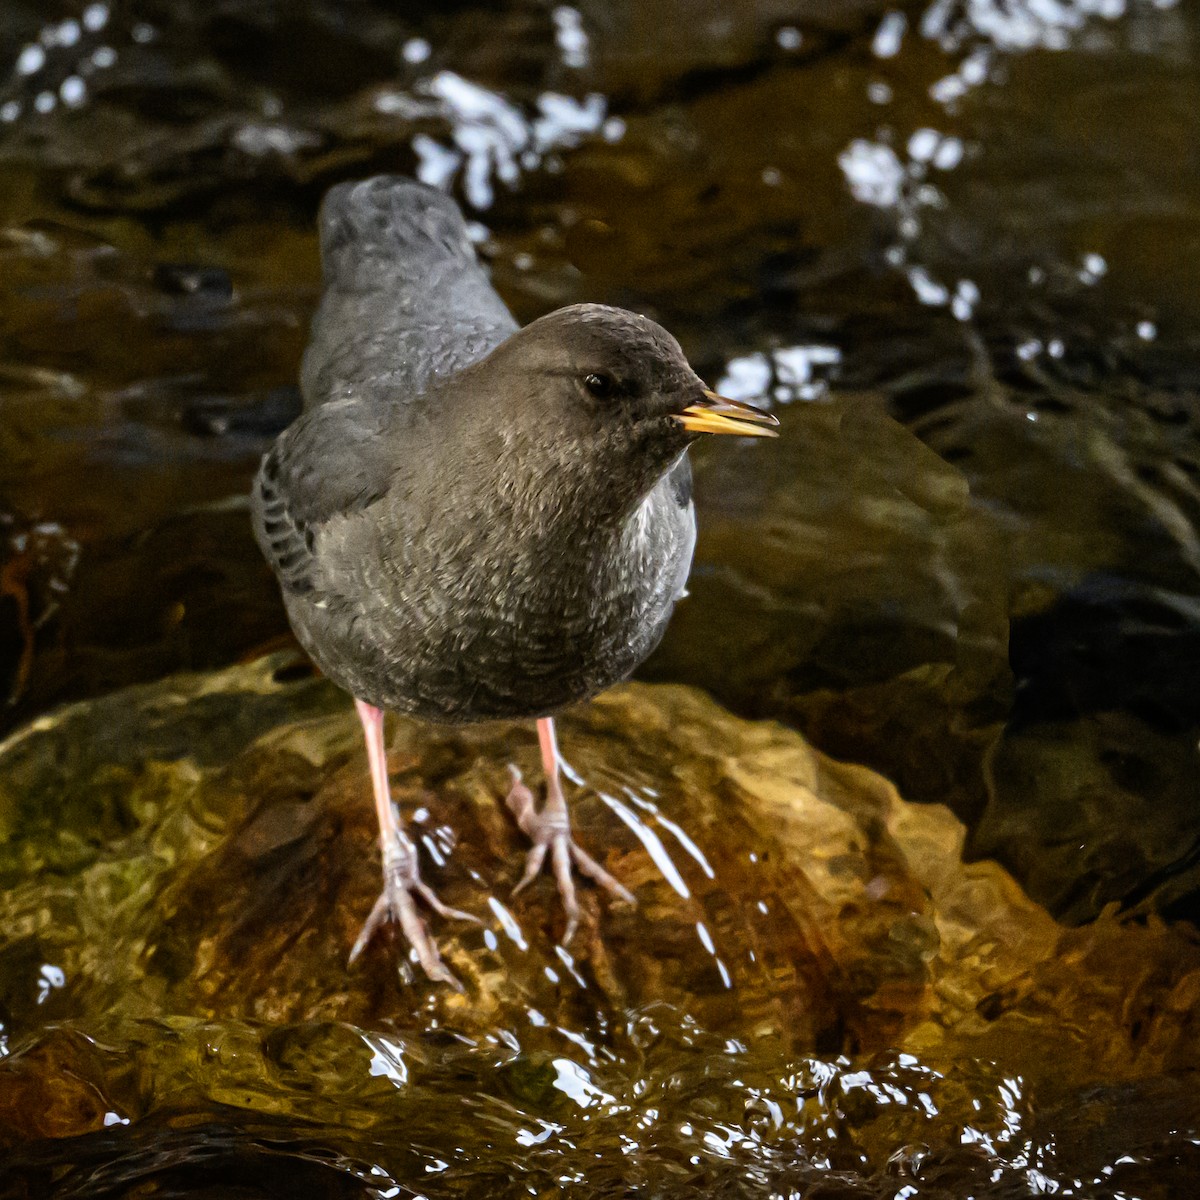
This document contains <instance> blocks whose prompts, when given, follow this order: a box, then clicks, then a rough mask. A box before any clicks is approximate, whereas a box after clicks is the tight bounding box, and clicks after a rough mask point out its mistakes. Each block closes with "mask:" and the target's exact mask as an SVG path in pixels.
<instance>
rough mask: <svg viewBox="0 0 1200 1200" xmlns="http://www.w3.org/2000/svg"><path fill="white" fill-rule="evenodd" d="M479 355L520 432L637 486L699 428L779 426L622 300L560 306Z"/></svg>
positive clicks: (766, 430) (765, 431)
mask: <svg viewBox="0 0 1200 1200" xmlns="http://www.w3.org/2000/svg"><path fill="white" fill-rule="evenodd" d="M485 362H486V363H488V364H489V367H490V369H491V370H493V371H495V372H496V373H497V375H498V376H500V377H501V378H504V379H505V380H506V381H507V386H506V387H505V389H504V390H505V393H506V403H507V404H511V409H510V410H509V411H508V412H507V413H506V414H505V416H504V418H503V419H504V420H506V421H511V422H513V423H516V422H520V423H521V429H520V430H519V435H520V439H521V441H523V442H525V443H526V444H527V445H534V446H540V447H542V448H544V449H545V450H547V451H555V450H557V451H560V452H561V451H567V452H569V456H570V457H571V458H573V459H574V460H575V461H576V462H578V461H579V460H580V459H582V458H584V457H586V458H587V460H588V461H589V463H590V464H591V466H592V468H593V470H595V471H598V472H606V473H608V474H610V475H612V476H613V477H614V482H616V483H618V484H624V485H627V486H628V487H629V488H630V489H631V490H632V491H634V492H636V491H638V490H639V488H640V487H644V486H646V485H649V484H652V483H653V482H654V481H655V480H657V479H658V478H659V477H660V476H661V474H662V473H663V472H664V471H665V470H666V469H667V468H668V467H669V466H670V465H671V464H672V463H673V462H674V461H675V460H676V459H678V457H679V456H680V454H682V453H683V451H684V450H686V449H687V447H688V445H689V443H691V442H693V441H694V440H695V439H696V438H698V437H700V436H701V435H703V434H708V433H715V434H737V435H740V436H742V437H774V436H775V435H776V431H775V426H776V425H777V424H778V422H777V421H776V419H775V418H774V417H773V416H771V415H770V414H768V413H764V412H760V411H759V410H758V409H755V408H752V407H751V406H750V405H748V404H742V403H741V402H740V401H736V400H728V399H726V398H724V397H723V396H718V395H717V394H716V393H715V392H713V391H710V390H709V389H708V388H707V387H706V386H705V384H704V381H703V380H702V379H701V378H700V377H699V376H698V375H697V374H696V372H695V371H693V370H692V368H691V367H690V366H689V365H688V362H687V359H686V358H684V355H683V351H682V350H681V349H680V347H679V343H678V342H677V341H676V340H675V339H674V338H673V337H672V336H671V335H670V334H669V333H668V332H667V331H666V330H665V329H663V327H662V326H661V325H658V324H656V323H655V322H654V321H651V320H649V319H648V318H647V317H643V316H640V315H639V314H637V313H633V312H628V311H626V310H625V309H620V308H609V307H606V306H604V305H599V304H575V305H571V306H570V307H567V308H560V309H557V310H556V311H554V312H552V313H549V314H548V315H547V316H544V317H542V318H540V319H539V320H537V321H534V322H532V323H531V324H529V325H527V326H525V328H523V329H522V330H520V331H519V332H518V333H515V334H514V335H513V336H512V337H511V338H509V339H508V341H506V342H505V343H504V344H503V345H501V346H500V347H498V348H497V349H496V350H495V351H493V353H492V354H491V355H489V357H488V359H487V360H485ZM510 397H511V399H509V398H510Z"/></svg>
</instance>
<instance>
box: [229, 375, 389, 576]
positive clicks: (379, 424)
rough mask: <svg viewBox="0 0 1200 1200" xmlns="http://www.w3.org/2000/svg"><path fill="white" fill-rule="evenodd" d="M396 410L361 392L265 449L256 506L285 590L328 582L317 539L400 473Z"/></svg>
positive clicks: (311, 416) (259, 529) (265, 548)
mask: <svg viewBox="0 0 1200 1200" xmlns="http://www.w3.org/2000/svg"><path fill="white" fill-rule="evenodd" d="M395 416H396V414H395V413H394V412H389V411H388V409H387V408H386V406H384V405H381V404H373V403H367V402H364V401H363V400H361V399H359V398H357V397H354V398H351V399H348V400H332V401H330V402H329V403H328V404H323V405H321V406H320V407H319V408H317V409H314V410H312V411H310V412H307V413H304V414H303V415H302V416H301V417H300V418H299V419H298V420H297V421H295V422H294V423H293V424H292V425H291V426H289V427H288V428H287V429H285V430H284V432H283V433H282V434H280V436H279V438H278V439H277V440H276V442H275V444H274V445H273V446H272V447H271V449H270V450H269V451H268V452H267V453H266V455H264V456H263V460H262V464H261V466H260V467H259V470H258V475H257V477H256V478H255V480H254V488H253V491H252V492H251V494H250V512H251V517H252V520H253V523H254V536H255V537H256V538H257V539H258V544H259V546H260V547H261V548H262V552H263V554H264V555H265V556H266V559H267V561H268V562H269V563H270V564H271V566H272V567H273V568H274V570H275V574H276V575H278V576H279V581H280V583H281V584H282V585H283V588H284V590H285V591H288V592H292V593H295V594H303V593H306V592H312V591H314V590H316V589H317V588H318V585H319V582H320V572H319V565H318V562H317V559H316V555H315V553H314V552H315V548H316V539H317V537H318V535H319V534H320V532H321V529H322V527H323V526H324V525H325V524H326V523H327V522H328V521H330V520H331V519H332V518H334V517H337V516H342V515H345V514H348V513H354V512H358V511H361V510H362V509H364V508H366V507H367V506H368V505H370V504H373V503H374V502H375V501H376V500H378V499H380V498H381V497H382V496H383V495H384V494H385V493H386V492H387V489H388V487H389V486H390V484H391V482H392V480H393V478H394V476H395V444H394V442H393V441H392V440H391V439H390V438H389V437H388V436H387V434H388V433H389V430H390V428H391V427H392V426H393V425H394V422H395Z"/></svg>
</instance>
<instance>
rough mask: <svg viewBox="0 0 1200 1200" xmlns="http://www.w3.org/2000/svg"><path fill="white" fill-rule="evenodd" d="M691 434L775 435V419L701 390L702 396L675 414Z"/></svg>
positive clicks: (744, 405)
mask: <svg viewBox="0 0 1200 1200" xmlns="http://www.w3.org/2000/svg"><path fill="white" fill-rule="evenodd" d="M675 420H677V421H678V422H679V423H680V424H681V425H682V426H683V427H684V429H687V430H689V431H690V432H692V433H736V434H737V435H738V436H739V437H778V436H779V434H778V432H776V429H775V426H777V425H778V424H779V422H778V421H777V420H776V419H775V418H774V417H773V416H771V414H770V413H765V412H762V411H760V410H759V409H757V408H752V407H751V406H750V405H749V404H743V403H742V402H741V401H740V400H730V399H728V398H727V397H725V396H718V395H717V393H716V392H710V391H708V390H705V393H704V399H703V400H701V401H699V402H698V403H696V404H692V405H690V406H689V407H688V408H685V409H684V410H683V412H681V413H676V414H675Z"/></svg>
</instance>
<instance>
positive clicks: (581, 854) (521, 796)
mask: <svg viewBox="0 0 1200 1200" xmlns="http://www.w3.org/2000/svg"><path fill="white" fill-rule="evenodd" d="M508 770H509V774H510V776H511V777H512V786H511V788H510V789H509V792H508V795H507V797H506V798H505V803H506V804H507V805H508V808H509V810H510V811H511V812H512V814H513V816H514V817H515V818H516V821H517V825H518V826H519V827H520V829H521V831H522V832H523V833H525V834H526V835H527V836H528V838H529V840H530V841H531V842H532V843H533V845H532V846H530V848H529V853H528V854H527V855H526V857H525V870H524V872H523V873H522V875H521V878H520V880H519V881H518V883H517V885H516V887H514V888H513V895H514V896H515V895H517V893H519V892H522V891H524V890H525V888H527V887H528V886H529V885H530V884H531V883H532V882H533V881H534V880H535V879H536V878H537V876H538V874H539V872H540V871H541V869H542V867H543V865H544V864H545V861H546V856H547V854H549V855H550V862H551V867H552V869H553V871H554V879H555V882H556V883H557V885H558V894H559V895H560V896H561V897H562V904H563V910H564V912H565V913H566V917H567V925H566V929H565V930H564V931H563V937H562V945H564V946H565V945H567V943H568V942H570V940H571V938H572V937H574V936H575V932H576V930H577V929H578V928H579V899H578V896H577V894H576V889H575V880H574V879H573V878H572V874H571V866H572V864H574V865H575V866H576V867H578V868H579V871H580V872H581V873H582V874H584V875H586V876H587V877H588V878H589V879H592V880H594V881H595V882H596V883H597V884H599V885H600V886H601V887H602V888H604V890H605V891H607V892H609V893H610V894H611V895H613V896H615V897H616V898H617V899H618V900H624V901H625V902H626V903H628V904H636V903H637V901H636V900H635V899H634V896H633V893H632V892H631V891H630V890H629V889H628V888H627V887H625V886H624V884H622V883H620V882H619V881H618V880H617V879H615V878H614V877H613V876H612V875H610V874H609V873H608V872H607V871H606V870H605V869H604V868H603V867H602V866H601V865H600V864H599V863H598V862H597V861H596V860H595V859H594V858H592V856H591V855H590V854H588V853H587V851H585V850H583V849H582V848H581V847H580V846H578V845H577V844H576V842H575V839H574V838H572V836H571V824H570V820H569V818H568V815H567V805H566V801H565V799H564V798H563V795H562V789H561V785H560V784H559V782H558V779H557V777H556V776H551V777H550V779H549V782H548V785H547V796H546V803H545V805H544V806H543V807H542V809H541V811H540V812H539V811H538V809H537V807H536V805H535V803H534V799H533V793H532V792H531V791H530V790H529V788H528V787H526V786H525V783H524V780H523V779H522V777H521V772H520V771H519V770H518V769H517V768H516V767H515V766H513V765H512V764H511V763H510V764H509V768H508Z"/></svg>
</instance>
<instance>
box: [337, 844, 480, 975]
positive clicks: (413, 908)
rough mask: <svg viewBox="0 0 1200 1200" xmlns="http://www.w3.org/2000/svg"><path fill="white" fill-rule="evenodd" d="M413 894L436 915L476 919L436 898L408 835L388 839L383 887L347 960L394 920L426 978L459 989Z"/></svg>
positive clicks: (465, 919) (384, 860)
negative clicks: (421, 869) (424, 878)
mask: <svg viewBox="0 0 1200 1200" xmlns="http://www.w3.org/2000/svg"><path fill="white" fill-rule="evenodd" d="M417 896H420V897H421V899H422V900H424V901H425V903H426V904H428V905H429V907H430V908H432V909H433V911H434V912H435V913H437V914H438V916H441V917H455V918H457V919H458V920H460V921H475V922H476V923H478V919H477V918H476V917H473V916H471V914H470V913H465V912H462V911H461V910H459V909H457V908H451V907H450V906H449V905H448V904H443V903H442V901H441V900H439V899H438V896H437V893H436V892H434V890H433V889H432V888H431V887H430V886H429V885H428V884H427V883H425V882H424V880H422V878H421V874H420V870H419V868H418V866H417V849H416V847H415V846H414V845H413V844H412V842H410V841H409V840H408V838H406V837H404V836H403V835H401V836H400V837H398V838H395V839H394V840H393V841H392V842H391V843H389V845H388V846H387V847H386V849H385V851H384V856H383V891H382V892H380V894H379V899H378V900H376V901H375V907H374V908H372V909H371V915H370V916H369V917H368V918H367V920H366V924H364V925H363V927H362V931H361V932H360V933H359V935H358V938H357V940H356V941H355V943H354V947H353V949H352V950H351V951H350V962H351V963H353V962H354V960H355V959H357V958H358V956H359V955H360V954H361V953H362V952H363V950H365V949H366V947H367V943H368V942H369V941H370V940H371V938H372V937H374V936H375V933H376V932H377V931H378V930H379V929H380V928H382V927H383V926H384V925H386V924H387V922H388V921H395V922H396V923H397V924H398V925H399V926H400V928H401V930H402V931H403V933H404V937H405V938H406V939H407V941H408V944H409V945H410V946H411V947H412V948H413V950H415V951H416V954H417V961H418V962H420V964H421V966H422V968H423V969H424V971H425V974H426V975H428V976H429V978H430V979H432V980H435V981H436V982H440V983H448V984H449V985H450V986H451V987H453V988H455V989H456V990H457V991H460V992H461V991H462V990H463V986H462V984H461V983H459V981H458V980H457V979H456V978H455V976H454V974H453V972H452V971H451V970H450V968H449V967H447V966H446V964H445V963H444V962H442V957H441V955H440V954H438V949H437V945H436V944H435V943H434V940H433V938H431V937H430V936H429V931H428V930H427V929H426V928H425V922H424V921H422V920H421V917H420V914H419V913H418V912H417V904H416V897H417Z"/></svg>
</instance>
